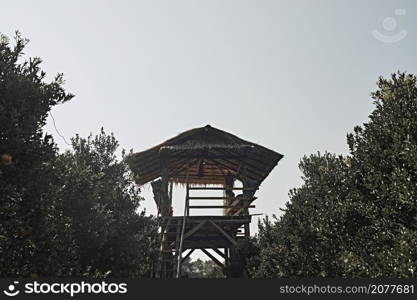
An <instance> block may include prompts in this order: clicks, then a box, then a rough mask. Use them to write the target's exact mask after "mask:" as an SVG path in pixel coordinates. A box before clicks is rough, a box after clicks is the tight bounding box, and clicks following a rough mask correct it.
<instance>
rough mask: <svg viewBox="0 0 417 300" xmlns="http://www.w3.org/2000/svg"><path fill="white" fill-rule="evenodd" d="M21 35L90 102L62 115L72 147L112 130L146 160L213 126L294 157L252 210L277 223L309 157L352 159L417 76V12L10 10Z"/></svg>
mask: <svg viewBox="0 0 417 300" xmlns="http://www.w3.org/2000/svg"><path fill="white" fill-rule="evenodd" d="M15 30H19V31H21V32H22V34H23V35H24V36H25V37H27V38H29V39H30V40H31V42H30V44H29V45H28V47H27V49H26V54H27V55H28V56H40V57H42V58H43V59H44V63H43V68H44V69H45V70H46V71H47V73H48V75H49V78H52V77H53V75H54V74H56V73H57V72H63V73H64V75H65V79H66V82H67V83H66V88H67V90H68V91H70V92H72V93H74V94H75V95H76V97H75V98H74V99H73V100H72V101H71V102H68V103H66V104H63V105H60V106H57V107H54V108H53V110H52V113H53V115H54V117H55V120H56V123H57V127H58V129H59V131H60V132H61V133H62V134H63V135H64V136H65V137H66V139H67V140H69V138H70V137H72V136H74V135H75V134H76V133H79V134H80V135H82V136H87V135H88V134H89V133H90V132H92V133H93V134H94V133H98V131H99V129H100V127H102V126H103V127H104V128H105V130H106V131H107V132H114V134H115V136H116V137H117V139H118V140H119V141H120V144H121V147H123V148H125V149H131V148H132V149H133V150H134V151H135V152H137V151H142V150H145V149H147V148H149V147H151V146H153V145H155V144H157V143H160V142H162V141H164V140H166V139H168V138H170V137H172V136H174V135H176V134H178V133H180V132H182V131H184V130H187V129H190V128H194V127H200V126H204V125H206V124H210V125H212V126H214V127H217V128H219V129H223V130H225V131H228V132H231V133H233V134H236V135H238V136H240V137H241V138H243V139H247V140H249V141H252V142H256V143H259V144H261V145H264V146H266V147H268V148H271V149H273V150H275V151H277V152H280V153H282V154H284V158H283V159H282V160H281V162H280V163H279V165H278V167H277V168H275V169H274V170H273V172H272V173H271V174H270V176H269V177H268V178H267V179H266V180H265V181H264V183H263V185H262V187H261V189H260V191H259V192H258V194H257V196H258V200H257V201H255V204H256V208H255V209H253V210H252V213H264V214H267V215H272V214H279V213H280V211H279V208H283V207H284V206H285V202H287V201H288V191H289V190H290V189H291V188H294V187H297V186H299V185H300V184H301V183H302V181H301V179H300V176H301V174H300V171H299V170H298V162H299V160H300V158H301V157H302V156H304V155H309V154H311V153H316V152H317V151H321V152H324V151H326V150H327V151H329V152H334V153H342V154H346V153H347V145H346V134H347V133H348V132H350V131H351V130H352V128H353V126H354V125H359V124H362V123H363V122H366V120H367V117H368V115H369V113H370V112H371V110H372V108H373V105H372V100H371V98H370V96H369V94H370V92H371V91H372V90H374V89H375V88H376V85H375V82H376V81H377V78H378V76H380V75H383V76H387V75H389V74H390V73H392V72H395V71H397V70H401V71H408V72H412V73H417V59H416V53H417V1H413V0H410V1H401V0H396V1H384V0H367V1H352V0H349V1H334V0H315V1H313V0H305V1H301V0H297V1H294V0H291V1H290V0H288V1H278V0H277V1H267V0H256V1H255V0H251V1H248V0H205V1H202V0H164V1H161V0H152V1H151V0H149V1H139V0H136V1H127V0H118V1H116V0H113V1H103V0H97V1H93V0H90V1H85V0H84V1H76V0H72V1H49V0H43V1H19V0H16V1H3V2H2V3H1V11H0V32H2V33H3V34H7V35H9V36H12V35H13V32H14V31H15ZM45 129H46V131H47V132H49V133H51V134H52V135H53V136H54V137H55V140H56V142H57V143H58V144H59V146H60V148H61V150H64V149H67V148H68V146H67V145H66V144H65V143H64V142H63V140H62V139H61V138H60V137H59V136H58V135H57V133H56V131H55V129H54V127H53V126H52V122H51V120H49V123H48V125H47V126H46V128H45ZM180 192H181V191H179V192H177V193H176V194H175V196H177V199H176V200H175V202H174V204H175V206H174V211H175V212H177V213H179V212H182V207H181V204H182V202H183V196H182V194H180ZM143 194H144V196H145V197H146V198H147V199H146V201H145V202H144V204H143V205H144V207H145V208H146V209H147V211H148V212H149V213H155V208H156V207H155V205H154V202H153V200H152V197H151V192H150V188H146V187H145V189H144V193H143ZM255 223H256V222H253V224H252V229H253V230H256V224H255Z"/></svg>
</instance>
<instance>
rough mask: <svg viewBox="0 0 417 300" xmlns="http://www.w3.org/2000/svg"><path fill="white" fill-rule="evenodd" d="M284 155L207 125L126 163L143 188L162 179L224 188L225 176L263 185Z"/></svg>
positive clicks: (144, 152)
mask: <svg viewBox="0 0 417 300" xmlns="http://www.w3.org/2000/svg"><path fill="white" fill-rule="evenodd" d="M282 157H283V155H281V154H279V153H277V152H275V151H272V150H270V149H267V148H265V147H263V146H260V145H257V144H255V143H251V142H248V141H245V140H242V139H240V138H238V137H237V136H235V135H232V134H230V133H227V132H225V131H222V130H219V129H216V128H214V127H211V126H210V125H207V126H205V127H200V128H195V129H191V130H188V131H185V132H183V133H181V134H179V135H178V136H176V137H174V138H171V139H169V140H167V141H165V142H163V143H162V144H159V145H157V146H154V147H152V148H150V149H148V150H145V151H142V152H138V153H134V154H131V155H129V156H128V157H127V158H126V161H127V163H128V165H129V166H130V168H131V169H132V171H133V172H134V174H135V176H136V177H135V178H136V182H137V183H138V184H140V185H142V184H145V183H147V182H149V181H152V180H154V179H156V178H158V177H160V176H161V175H162V172H163V170H164V169H165V170H166V172H167V174H168V176H169V180H170V181H173V182H178V183H193V184H223V183H224V176H225V175H227V174H231V175H232V176H234V177H235V178H237V179H240V180H242V179H245V178H248V179H250V180H254V181H256V182H257V183H258V184H260V183H261V182H262V181H263V180H264V179H265V178H266V176H268V174H269V173H270V172H271V171H272V169H273V168H274V167H275V166H276V165H277V163H278V161H279V160H280V159H281V158H282Z"/></svg>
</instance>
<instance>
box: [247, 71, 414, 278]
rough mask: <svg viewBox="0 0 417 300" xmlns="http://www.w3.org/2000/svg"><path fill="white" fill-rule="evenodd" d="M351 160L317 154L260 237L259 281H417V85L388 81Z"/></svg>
mask: <svg viewBox="0 0 417 300" xmlns="http://www.w3.org/2000/svg"><path fill="white" fill-rule="evenodd" d="M378 87H379V89H378V90H377V91H376V92H374V93H372V97H373V98H374V100H375V105H376V108H375V110H374V111H373V112H372V114H371V115H370V121H369V123H367V124H364V125H363V126H362V127H360V126H357V127H355V129H354V133H352V134H349V135H348V144H349V149H350V155H349V156H347V157H342V156H335V155H331V154H328V153H326V154H325V155H320V154H317V155H311V156H310V157H308V158H307V157H305V158H303V160H302V161H301V163H300V168H301V170H302V172H303V179H304V184H303V185H302V186H301V187H300V188H297V189H294V190H292V191H291V192H290V202H289V203H287V205H286V209H285V210H284V211H285V212H284V214H283V216H282V217H281V218H280V219H279V220H278V219H276V220H275V221H274V222H270V221H269V220H265V222H264V223H263V224H261V225H260V233H259V235H258V237H257V242H258V247H259V249H260V254H259V261H260V263H259V267H258V268H256V269H255V270H253V271H252V274H253V275H254V276H257V277H294V276H325V277H334V276H343V277H381V276H391V277H411V276H416V269H417V209H416V205H417V203H416V200H415V199H417V85H416V77H415V76H414V75H407V74H404V73H398V74H394V75H392V77H391V79H384V78H380V79H379V81H378Z"/></svg>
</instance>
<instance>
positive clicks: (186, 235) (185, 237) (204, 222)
mask: <svg viewBox="0 0 417 300" xmlns="http://www.w3.org/2000/svg"><path fill="white" fill-rule="evenodd" d="M206 223H207V220H203V221H202V222H200V224H197V225H196V226H194V227H193V228H192V229H190V230H189V231H187V233H186V234H184V238H183V240H185V239H187V238H188V237H190V236H191V235H192V234H193V233H195V232H196V231H197V230H199V229H200V228H201V227H203V226H204V224H206Z"/></svg>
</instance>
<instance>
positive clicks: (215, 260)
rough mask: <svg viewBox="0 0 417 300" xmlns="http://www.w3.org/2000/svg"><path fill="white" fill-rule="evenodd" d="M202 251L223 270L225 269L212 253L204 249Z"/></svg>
mask: <svg viewBox="0 0 417 300" xmlns="http://www.w3.org/2000/svg"><path fill="white" fill-rule="evenodd" d="M200 250H201V251H203V252H204V254H206V255H207V256H208V257H209V258H210V259H211V260H212V261H213V262H214V263H215V264H216V265H218V266H219V267H220V268H222V269H223V268H224V266H223V264H222V263H221V262H220V261H219V260H218V259H217V258H215V257H214V256H213V255H212V254H211V253H210V252H208V251H207V250H206V249H204V248H201V249H200Z"/></svg>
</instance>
